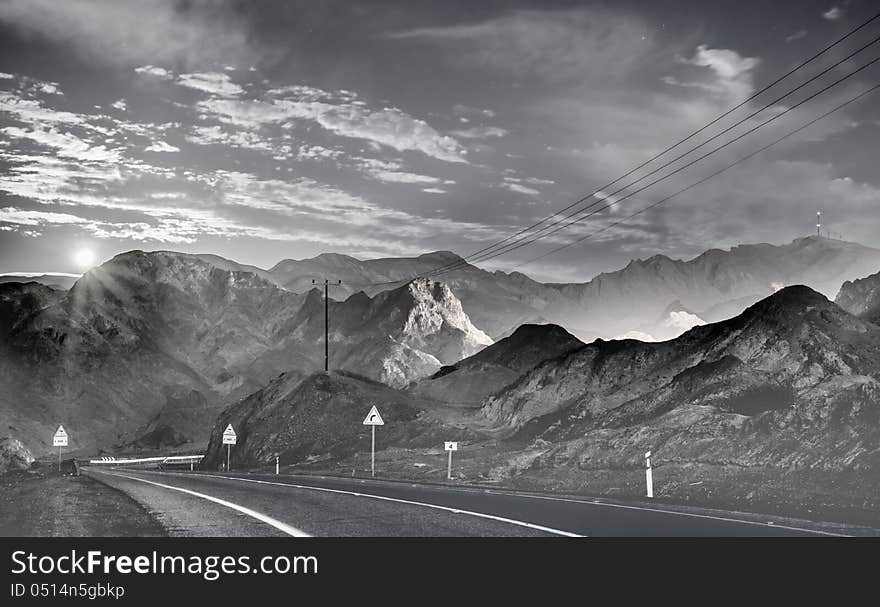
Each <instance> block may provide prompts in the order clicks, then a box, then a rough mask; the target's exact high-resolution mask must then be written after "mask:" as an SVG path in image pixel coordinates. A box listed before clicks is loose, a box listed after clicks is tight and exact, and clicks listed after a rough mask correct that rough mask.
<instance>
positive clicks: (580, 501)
mask: <svg viewBox="0 0 880 607" xmlns="http://www.w3.org/2000/svg"><path fill="white" fill-rule="evenodd" d="M223 478H233V477H223ZM320 478H322V479H325V480H326V479H327V477H320ZM241 480H245V479H241ZM361 482H364V481H361ZM375 482H381V481H375ZM432 487H433V486H432ZM441 488H443V489H445V490H447V491H456V492H459V493H479V492H480V491H483V492H484V493H491V494H493V495H514V496H517V497H526V498H529V499H539V500H548V501H554V502H570V503H573V504H584V505H587V506H589V505H596V506H605V507H608V508H623V509H625V510H642V511H645V512H657V513H660V514H673V515H675V516H690V517H694V518H705V519H711V520H716V521H724V522H728V523H741V524H743V525H759V526H764V525H769V526H773V527H776V528H777V529H786V530H788V531H800V532H803V533H814V534H817V535H827V536H831V537H851V536H849V535H846V534H844V533H834V532H833V531H821V530H819V529H807V528H805V527H795V526H792V525H782V524H778V523H775V522H773V521H769V522H766V523H765V522H762V521H750V520H746V519H738V518H733V517H725V516H719V515H712V514H699V513H696V512H682V511H679V510H667V509H665V508H651V507H648V506H630V505H626V504H613V503H609V502H602V501H598V500H595V499H593V500H591V499H586V498H585V499H572V498H565V497H553V496H549V495H536V494H532V493H518V492H512V491H496V490H493V489H479V488H476V487H475V488H469V487H448V486H447V487H441ZM579 537H581V536H579Z"/></svg>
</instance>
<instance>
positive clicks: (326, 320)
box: [312, 278, 342, 371]
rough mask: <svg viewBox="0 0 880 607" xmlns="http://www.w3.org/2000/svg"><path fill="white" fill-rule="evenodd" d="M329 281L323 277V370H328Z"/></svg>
mask: <svg viewBox="0 0 880 607" xmlns="http://www.w3.org/2000/svg"><path fill="white" fill-rule="evenodd" d="M312 284H313V285H315V284H318V281H317V280H315V279H314V278H313V279H312ZM333 284H336V285H341V284H342V281H341V280H337V281H336V282H335V283H333ZM329 289H330V281H329V280H327V279H326V278H325V279H324V371H329V370H330V297H329Z"/></svg>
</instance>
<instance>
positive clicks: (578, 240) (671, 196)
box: [514, 57, 880, 268]
mask: <svg viewBox="0 0 880 607" xmlns="http://www.w3.org/2000/svg"><path fill="white" fill-rule="evenodd" d="M878 59H880V57H878V58H877V59H875V60H874V61H877V60H878ZM872 63H873V62H872ZM877 89H880V83H878V84H875V85H874V86H872V87H871V88H869V89H867V90H866V91H864V92H862V93H859V94H858V95H856V96H855V97H852V98H850V99H849V100H847V101H845V102H843V103H841V104H840V105H837V106H835V107H834V108H832V109H830V110H828V111H827V112H825V113H824V114H821V115H820V116H818V117H816V118H814V119H813V120H810V121H809V122H807V123H805V124H803V125H801V126H800V127H798V128H796V129H795V130H793V131H789V132H788V133H786V134H785V135H783V136H782V137H780V138H778V139H776V140H774V141H771V142H770V143H768V144H767V145H764V146H762V147H761V148H759V149H757V150H755V151H754V152H751V153H750V154H747V155H746V156H743V157H742V158H740V159H739V160H736V161H735V162H732V163H730V164H728V165H727V166H725V167H724V168H722V169H719V170H717V171H715V172H713V173H711V174H710V175H707V176H706V177H704V178H702V179H700V180H699V181H697V182H695V183H692V184H691V185H689V186H687V187H686V188H682V189H681V190H678V191H677V192H675V193H674V194H670V195H669V196H666V197H665V198H662V199H660V200H658V201H657V202H654V203H652V204H650V205H648V206H647V207H645V208H643V209H640V210H638V211H636V212H635V213H632V214H631V215H627V216H626V217H623V218H621V219H619V220H617V221H615V222H613V223H611V224H609V225H607V226H605V227H603V228H601V229H599V230H596V231H594V232H590V233H589V234H587V235H585V236H582V237H580V238H578V239H577V240H573V241H572V242H569V243H566V244H564V245H561V246H559V247H556V248H555V249H553V250H551V251H548V252H546V253H543V254H541V255H538V256H537V257H533V258H532V259H529V260H528V261H524V262H523V263H521V264H518V265H516V266H514V268H521V267H522V266H525V265H528V264H530V263H533V262H535V261H538V260H540V259H544V258H545V257H549V256H550V255H553V254H555V253H558V252H559V251H562V250H563V249H567V248H568V247H571V246H573V245H576V244H578V243H580V242H583V241H585V240H587V239H588V238H591V237H593V236H595V235H596V234H599V233H601V232H604V231H606V230H609V229H611V228H613V227H615V226H618V225H620V224H621V223H623V222H624V221H627V220H629V219H632V218H633V217H636V216H638V215H641V214H642V213H644V212H646V211H648V210H650V209H653V208H654V207H657V206H659V205H661V204H663V203H664V202H667V201H668V200H671V199H672V198H675V197H676V196H678V195H680V194H684V193H685V192H687V191H689V190H691V189H693V188H695V187H697V186H698V185H702V184H704V183H706V182H707V181H709V180H710V179H712V178H714V177H717V176H718V175H720V174H722V173H724V172H726V171H728V170H730V169H732V168H733V167H735V166H737V165H738V164H741V163H743V162H745V161H746V160H749V159H751V158H754V157H755V156H757V155H758V154H760V153H761V152H764V151H765V150H767V149H769V148H771V147H773V146H775V145H777V144H778V143H780V142H782V141H784V140H786V139H788V138H789V137H791V136H793V135H796V134H797V133H800V132H801V131H803V130H804V129H806V128H808V127H810V126H812V125H814V124H816V123H817V122H819V121H820V120H822V119H823V118H826V117H828V116H830V115H831V114H833V113H834V112H836V111H838V110H840V109H842V108H844V107H846V106H848V105H850V104H851V103H854V102H856V101H858V100H859V99H861V98H863V97H865V96H867V95H868V94H870V93H873V92H874V91H876V90H877ZM613 204H614V203H612V204H609V205H607V206H606V207H605V209H607V208H610V207H611V206H613ZM603 210H604V209H603Z"/></svg>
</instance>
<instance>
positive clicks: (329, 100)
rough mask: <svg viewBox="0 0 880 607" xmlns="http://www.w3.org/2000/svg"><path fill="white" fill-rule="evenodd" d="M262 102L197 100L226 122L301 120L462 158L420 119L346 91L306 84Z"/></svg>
mask: <svg viewBox="0 0 880 607" xmlns="http://www.w3.org/2000/svg"><path fill="white" fill-rule="evenodd" d="M269 94H270V97H269V98H268V99H265V100H239V99H216V98H215V99H208V100H204V101H202V102H200V103H198V104H197V108H198V109H199V110H200V111H201V112H203V113H204V114H205V115H207V116H212V117H214V118H215V119H217V120H219V121H221V122H224V123H226V124H229V125H234V126H238V127H246V128H248V129H255V128H260V127H263V126H266V125H273V124H276V125H277V124H282V125H283V124H284V123H287V122H288V121H296V120H300V121H306V122H313V123H316V124H318V125H320V126H321V127H322V128H324V129H325V130H327V131H329V132H331V133H334V134H336V135H340V136H343V137H351V138H355V139H364V140H367V141H370V142H372V143H375V144H378V145H381V146H387V147H390V148H392V149H394V150H397V151H398V152H403V151H417V152H421V153H423V154H425V155H427V156H430V157H433V158H437V159H438V160H444V161H446V162H457V163H465V162H467V160H466V158H465V155H466V150H465V149H464V148H462V147H461V145H460V144H459V143H458V141H456V140H455V139H454V138H452V137H449V136H446V135H441V134H440V133H439V132H437V130H436V129H434V128H433V127H432V126H430V125H429V124H428V123H427V122H425V121H424V120H421V119H418V118H415V117H413V116H411V115H409V114H407V113H406V112H404V111H403V110H401V109H399V108H395V107H385V108H382V109H379V110H373V109H370V108H369V107H367V104H366V102H365V101H363V100H362V99H360V98H358V97H357V96H356V95H355V94H353V93H351V92H350V91H337V92H335V93H331V92H328V91H324V90H321V89H316V88H311V87H288V88H286V89H275V90H273V91H269Z"/></svg>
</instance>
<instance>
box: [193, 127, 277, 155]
mask: <svg viewBox="0 0 880 607" xmlns="http://www.w3.org/2000/svg"><path fill="white" fill-rule="evenodd" d="M186 140H187V141H189V142H190V143H195V144H198V145H225V146H229V147H233V148H242V149H248V150H258V151H262V152H275V151H276V150H275V146H274V144H273V143H272V142H270V141H267V140H266V139H264V138H263V137H261V136H260V135H259V134H258V133H254V132H252V131H244V130H237V129H228V128H224V127H222V126H220V125H213V126H195V127H193V129H192V131H191V132H190V134H189V135H187V136H186Z"/></svg>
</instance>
